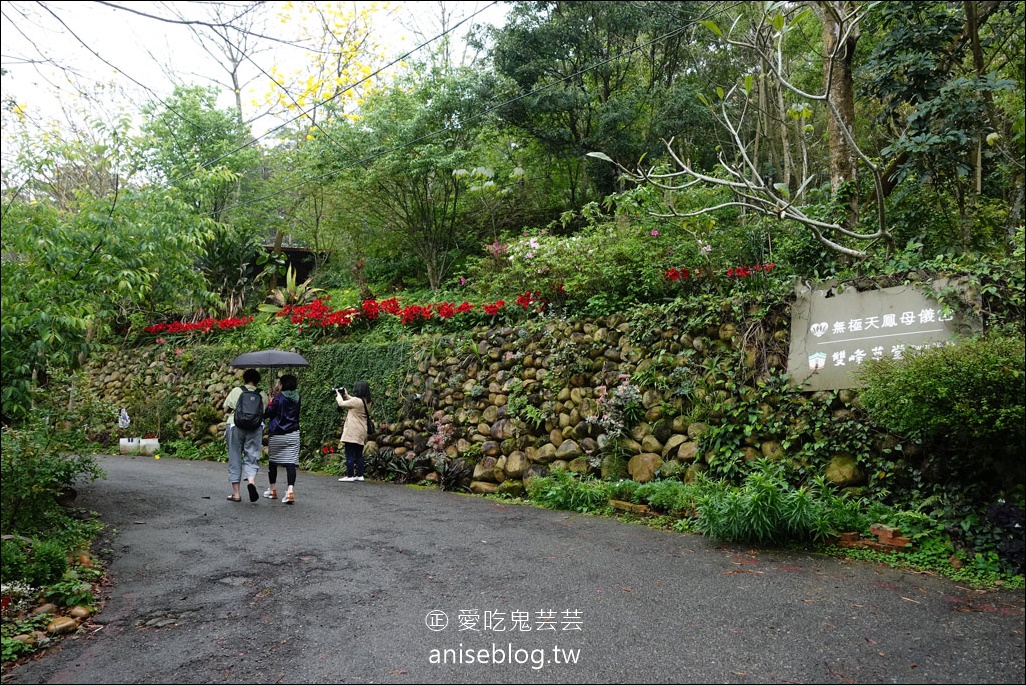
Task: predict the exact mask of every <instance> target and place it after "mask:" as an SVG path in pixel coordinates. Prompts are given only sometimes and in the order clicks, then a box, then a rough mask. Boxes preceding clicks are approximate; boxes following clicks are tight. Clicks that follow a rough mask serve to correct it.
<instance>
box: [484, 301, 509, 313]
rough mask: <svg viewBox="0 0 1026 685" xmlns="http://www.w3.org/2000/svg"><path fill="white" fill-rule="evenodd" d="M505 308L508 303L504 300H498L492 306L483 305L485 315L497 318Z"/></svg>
mask: <svg viewBox="0 0 1026 685" xmlns="http://www.w3.org/2000/svg"><path fill="white" fill-rule="evenodd" d="M505 306H506V303H505V302H504V301H503V300H496V301H495V302H494V303H492V304H486V305H482V307H483V308H484V310H485V314H487V315H488V316H495V315H496V314H498V313H499V310H500V309H502V308H503V307H505Z"/></svg>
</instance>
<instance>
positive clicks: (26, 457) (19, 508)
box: [0, 423, 103, 535]
mask: <svg viewBox="0 0 1026 685" xmlns="http://www.w3.org/2000/svg"><path fill="white" fill-rule="evenodd" d="M67 447H68V445H67V444H66V443H64V442H61V441H59V440H58V439H57V435H56V431H55V430H54V429H53V427H51V426H48V425H46V424H43V423H36V424H34V425H27V426H23V427H20V428H17V429H14V428H4V429H3V451H2V453H0V474H2V477H3V483H4V486H3V488H2V489H0V503H2V507H0V512H2V513H0V530H2V531H3V532H4V533H9V532H10V533H13V532H19V533H23V534H29V535H31V534H36V533H45V532H49V531H51V530H52V529H53V528H54V527H59V526H62V525H64V520H65V518H66V516H65V515H64V514H63V512H62V510H61V507H60V505H59V504H58V500H59V499H60V498H61V497H62V496H63V495H64V493H65V492H66V491H67V490H68V489H69V488H71V487H72V486H73V485H74V484H75V483H76V482H78V481H79V480H80V479H84V480H86V481H91V480H95V479H97V478H100V477H101V476H102V475H103V472H102V470H101V469H100V468H99V466H98V465H97V464H96V461H95V460H94V459H93V457H91V456H87V455H82V454H74V453H68V452H65V451H64V450H65V449H66V448H67Z"/></svg>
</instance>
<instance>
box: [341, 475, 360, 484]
mask: <svg viewBox="0 0 1026 685" xmlns="http://www.w3.org/2000/svg"><path fill="white" fill-rule="evenodd" d="M354 480H356V479H355V478H353V477H352V476H342V477H341V478H339V479H338V482H339V483H352V482H353V481H354Z"/></svg>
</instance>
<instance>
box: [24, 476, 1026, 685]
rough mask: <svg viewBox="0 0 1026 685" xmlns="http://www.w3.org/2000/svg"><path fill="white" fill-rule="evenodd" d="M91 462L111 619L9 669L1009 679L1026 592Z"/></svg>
mask: <svg viewBox="0 0 1026 685" xmlns="http://www.w3.org/2000/svg"><path fill="white" fill-rule="evenodd" d="M100 463H101V465H102V466H103V468H104V469H105V470H106V471H107V474H108V477H107V478H106V479H104V480H101V481H97V482H96V483H93V484H89V485H83V486H81V487H80V491H79V498H78V500H77V504H78V505H79V506H82V507H85V508H87V509H91V510H95V511H97V512H99V513H100V514H101V515H102V517H103V519H104V520H105V521H107V522H109V525H110V528H109V530H108V532H107V534H105V539H104V540H102V541H101V542H100V543H99V544H98V549H104V550H106V551H104V552H103V556H105V557H106V558H107V559H108V561H109V564H110V575H111V578H112V584H111V585H110V587H109V594H108V596H107V597H106V598H105V601H104V607H103V611H102V612H101V613H100V614H99V615H98V616H97V617H96V619H95V621H93V622H92V623H91V624H89V625H88V626H87V627H86V628H85V629H84V630H82V631H81V632H80V633H79V634H78V635H76V636H74V637H72V638H69V639H66V640H64V641H63V642H62V643H61V645H60V647H59V648H55V649H51V650H50V651H49V653H47V654H46V655H45V656H44V657H42V658H40V659H38V660H36V661H34V662H30V663H27V664H24V665H21V666H19V667H17V668H15V669H13V670H12V671H11V672H10V673H9V674H7V675H6V676H5V678H4V680H5V682H11V683H300V682H307V683H471V682H488V683H514V682H526V683H657V682H696V683H697V682H701V683H706V682H708V683H774V682H782V683H849V682H857V683H929V682H941V683H944V682H947V683H969V682H972V683H1015V682H1018V683H1021V682H1023V680H1024V646H1026V645H1024V593H1023V592H1022V591H1016V592H1001V593H990V594H979V593H973V592H970V591H967V590H966V589H964V588H960V587H958V586H957V585H955V584H953V583H951V582H950V581H947V580H944V579H940V578H935V577H932V576H926V575H921V574H910V573H904V572H899V571H895V570H893V569H889V568H886V567H883V566H878V565H871V564H865V563H860V562H844V561H839V560H836V559H833V558H830V557H825V556H821V555H817V554H811V553H808V554H807V553H801V552H797V553H796V552H771V551H755V550H747V549H744V548H732V547H725V546H721V545H718V544H715V543H713V542H711V541H709V540H707V539H704V538H702V537H699V536H692V535H680V534H675V533H669V532H663V531H656V530H651V529H648V528H645V527H643V526H640V525H631V524H624V523H620V522H617V521H614V520H610V519H601V518H593V517H587V516H580V515H575V514H570V513H566V512H554V511H547V510H542V509H535V508H532V507H526V506H517V505H507V504H500V503H497V502H493V501H490V500H486V499H484V498H480V497H470V496H460V495H454V494H450V493H441V492H437V491H430V490H419V489H412V488H406V487H401V486H397V485H390V484H385V483H372V482H369V481H368V482H365V483H339V482H338V481H337V480H336V479H335V478H329V477H326V476H314V475H310V474H305V473H301V474H300V478H299V483H298V486H297V498H298V501H297V504H296V505H295V506H286V505H282V504H280V503H272V502H270V501H268V500H264V499H261V500H260V502H259V503H258V504H255V505H252V504H249V503H248V502H247V501H244V502H243V503H241V504H235V503H231V502H227V501H226V500H225V496H226V494H227V484H226V471H225V466H224V465H222V464H215V463H205V462H190V461H179V460H175V459H167V458H165V459H160V460H155V459H153V458H151V457H127V456H114V457H101V458H100ZM261 478H263V474H261ZM244 499H245V498H244ZM445 620H447V621H448V623H447V626H446V627H445V628H444V629H442V630H433V629H432V628H439V627H440V626H441V625H442V623H443V622H444V621H445ZM429 624H430V625H429ZM528 628H530V630H527V629H528ZM482 662H484V663H482Z"/></svg>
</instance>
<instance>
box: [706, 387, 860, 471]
mask: <svg viewBox="0 0 1026 685" xmlns="http://www.w3.org/2000/svg"><path fill="white" fill-rule="evenodd" d="M705 379H706V382H705V386H706V387H705V388H704V389H703V393H702V394H704V396H705V397H707V398H708V399H707V400H706V402H707V405H706V407H705V412H706V413H707V416H705V417H703V418H704V419H705V420H707V421H708V422H709V427H708V430H707V431H706V432H705V434H704V435H703V436H702V437H701V441H700V444H701V446H702V451H703V453H707V454H710V455H711V457H710V459H709V473H710V475H713V476H716V477H719V478H723V479H726V480H728V481H731V482H733V483H735V484H736V483H738V482H740V481H741V480H742V479H743V478H744V477H745V476H746V475H747V473H748V472H749V470H750V468H751V464H750V463H749V461H750V457H747V456H746V453H748V452H750V451H751V450H752V449H755V450H758V449H759V447H760V445H761V444H763V443H767V442H775V443H777V444H779V445H780V447H781V449H782V450H783V454H784V457H785V458H786V459H787V460H788V462H789V463H790V464H791V465H792V470H791V472H790V473H791V477H792V478H794V479H795V480H796V481H800V480H803V479H804V478H806V477H807V476H809V475H811V474H814V473H819V472H821V471H822V469H823V467H825V466H826V463H827V461H828V460H829V459H830V458H831V457H832V456H834V455H836V454H841V453H844V454H850V455H852V456H854V457H855V459H856V461H858V462H859V463H866V462H867V461H869V460H870V459H871V458H872V456H873V452H872V450H873V437H874V436H873V433H872V430H871V426H870V425H868V424H867V423H866V422H865V421H864V420H862V419H861V417H859V416H858V415H857V414H856V413H855V412H853V411H851V410H844V411H842V412H841V413H836V410H837V405H838V404H839V402H838V400H837V397H836V394H834V393H823V394H817V395H813V396H809V395H808V394H807V393H803V392H802V391H801V389H800V388H797V387H795V386H794V385H793V384H792V383H790V382H789V380H788V377H787V376H786V374H781V373H778V372H775V371H774V372H772V373H771V374H769V375H768V376H767V377H765V378H760V379H759V380H757V381H754V382H746V381H745V380H744V379H743V378H740V379H739V378H737V377H736V376H735V375H733V374H730V373H722V371H721V372H720V373H713V374H707V375H706V377H705ZM826 426H829V430H827V429H826V428H825V427H826ZM760 456H761V455H760Z"/></svg>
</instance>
